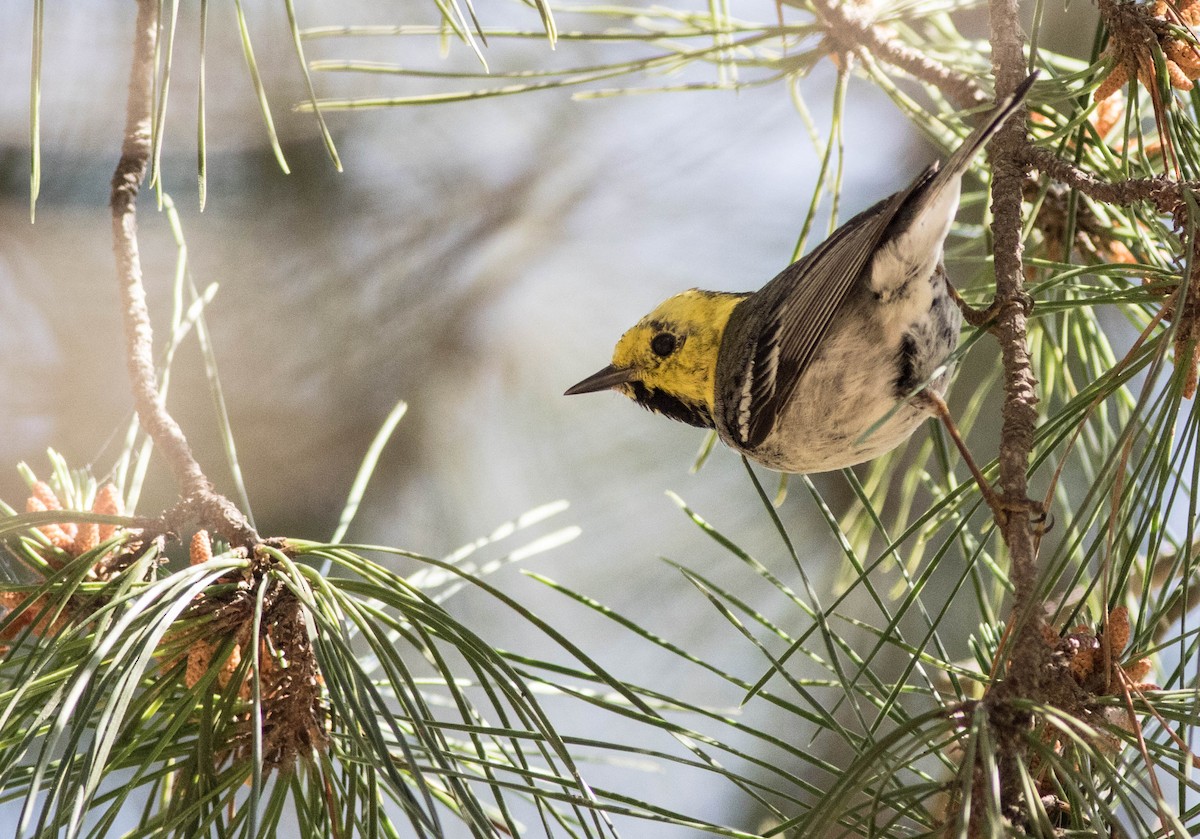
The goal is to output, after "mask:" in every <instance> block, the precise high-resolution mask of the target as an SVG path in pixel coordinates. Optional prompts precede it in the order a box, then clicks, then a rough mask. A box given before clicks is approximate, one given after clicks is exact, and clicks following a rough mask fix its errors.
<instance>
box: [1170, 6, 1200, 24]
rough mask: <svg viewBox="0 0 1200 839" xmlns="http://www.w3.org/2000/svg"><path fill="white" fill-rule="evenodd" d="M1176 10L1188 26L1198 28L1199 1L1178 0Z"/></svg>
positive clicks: (1199, 17)
mask: <svg viewBox="0 0 1200 839" xmlns="http://www.w3.org/2000/svg"><path fill="white" fill-rule="evenodd" d="M1176 9H1177V11H1178V12H1179V16H1180V17H1181V18H1183V19H1184V21H1185V22H1186V23H1187V24H1188V26H1200V0H1179V3H1178V4H1177V6H1176Z"/></svg>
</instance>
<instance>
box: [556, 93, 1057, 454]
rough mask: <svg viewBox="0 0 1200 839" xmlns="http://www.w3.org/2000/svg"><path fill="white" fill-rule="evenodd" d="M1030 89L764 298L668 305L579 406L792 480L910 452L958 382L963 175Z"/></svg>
mask: <svg viewBox="0 0 1200 839" xmlns="http://www.w3.org/2000/svg"><path fill="white" fill-rule="evenodd" d="M1035 75H1036V74H1035ZM1034 78H1035V76H1034V75H1031V76H1030V77H1029V78H1027V79H1026V80H1025V81H1024V82H1022V83H1021V85H1020V86H1019V87H1018V88H1017V90H1016V91H1015V92H1014V93H1013V95H1012V96H1010V97H1006V98H1004V99H1003V100H1001V101H999V102H997V104H996V106H995V108H994V109H993V110H992V112H991V113H990V114H989V115H988V116H987V117H986V118H985V120H984V121H983V122H982V123H981V124H980V125H979V127H978V128H976V129H975V131H973V132H972V133H971V135H970V136H969V137H968V138H967V139H966V140H965V141H964V142H963V143H962V145H961V146H959V148H958V150H957V151H955V152H954V154H952V155H951V156H950V158H949V160H947V161H946V165H945V166H944V167H940V168H939V167H938V165H937V164H936V163H935V164H933V165H932V166H930V167H929V168H928V169H926V170H925V171H924V172H922V173H921V174H920V175H919V176H918V177H917V179H916V180H915V181H913V182H912V184H911V185H910V186H908V187H907V188H905V189H902V190H900V191H899V192H897V193H895V194H894V195H891V196H889V197H888V198H885V199H883V200H882V201H880V202H879V203H878V204H876V205H875V206H873V207H871V208H870V209H868V210H865V211H864V212H862V213H859V214H858V215H857V216H855V217H854V218H852V219H850V220H849V221H848V222H846V223H845V224H843V225H842V226H841V227H839V228H838V229H837V230H835V231H834V232H833V233H832V234H831V235H830V236H829V238H828V239H826V240H825V241H824V242H822V243H821V244H820V245H818V246H817V247H816V248H815V249H814V250H813V251H812V252H810V253H809V254H807V255H806V256H804V257H803V258H801V259H800V260H799V261H797V262H795V263H793V264H792V265H791V266H789V267H788V268H785V269H784V270H783V272H782V273H780V274H779V276H777V277H775V279H773V280H771V281H770V282H769V283H767V284H766V285H765V286H763V287H762V288H761V289H759V290H758V291H756V292H753V293H741V294H737V293H729V292H716V291H701V290H699V289H691V290H690V291H685V292H683V293H682V294H677V295H675V296H674V297H672V298H670V299H669V300H667V301H665V302H664V303H662V304H661V305H659V306H658V308H656V309H655V310H654V311H652V312H651V313H650V314H648V315H646V316H645V317H644V318H642V319H641V320H640V321H638V323H637V324H636V325H635V326H634V327H633V328H632V329H630V330H629V331H628V332H626V333H625V334H624V335H623V336H621V340H620V341H618V342H617V346H616V349H615V350H614V351H613V357H612V364H610V365H608V366H607V367H605V368H604V369H603V370H600V371H599V372H597V373H595V374H593V375H591V376H588V377H587V378H586V379H584V380H583V381H581V382H580V383H579V384H577V385H575V386H574V387H572V388H570V389H569V390H567V395H568V396H570V395H573V394H577V393H592V392H595V391H600V390H607V389H610V388H611V389H614V390H617V391H620V392H621V393H623V394H625V395H626V396H628V397H629V398H630V399H633V400H634V401H636V402H637V403H638V404H640V405H642V406H643V407H645V408H648V409H649V410H651V411H656V412H658V413H661V414H663V415H665V416H668V417H670V418H672V419H676V420H680V421H682V422H686V423H690V424H692V425H696V426H700V427H703V428H715V429H716V431H717V434H718V435H719V436H720V438H721V440H722V441H723V442H724V443H725V444H726V445H728V446H730V447H731V448H733V449H734V450H736V451H738V452H741V453H742V454H744V455H746V456H747V457H748V458H750V459H751V460H755V461H757V462H759V463H761V464H763V465H764V466H767V467H769V468H771V469H775V470H778V471H781V472H797V473H808V472H824V471H828V470H832V469H840V468H842V467H845V466H852V465H854V464H856V463H862V462H863V461H866V460H870V459H872V458H874V457H878V456H879V455H881V454H884V453H885V452H888V451H891V450H892V449H894V448H895V447H896V446H898V445H900V444H901V443H902V442H904V441H905V440H907V439H908V437H909V436H910V435H911V434H912V433H913V431H915V430H916V428H917V426H918V425H920V424H921V422H922V421H924V420H925V419H926V418H928V417H929V416H930V414H931V412H934V411H936V410H938V406H942V407H944V406H943V403H942V401H941V397H942V396H943V395H944V394H945V392H946V388H947V386H948V385H949V381H950V375H951V372H952V370H950V369H949V367H948V366H947V367H943V365H945V364H946V359H947V357H948V356H949V355H950V353H951V352H952V351H953V350H954V348H955V347H956V346H958V334H959V329H960V327H961V325H962V314H961V313H960V311H959V309H958V306H957V305H956V302H955V300H954V296H953V290H952V289H951V287H950V285H949V281H948V279H947V277H946V269H945V267H944V265H943V264H942V249H943V245H944V243H945V240H946V236H947V235H949V233H950V225H951V223H952V222H953V221H954V216H955V213H956V212H957V211H958V200H959V193H960V189H961V185H962V177H963V174H964V173H965V172H966V171H967V168H968V167H969V166H970V164H971V161H972V160H973V159H974V158H975V156H976V154H978V152H979V150H980V149H981V148H982V147H983V145H984V144H985V143H986V142H987V141H988V139H989V138H990V137H991V136H992V135H993V134H994V133H995V132H996V131H997V130H998V129H999V128H1000V126H1002V125H1003V124H1004V122H1005V120H1007V119H1008V117H1009V116H1010V115H1011V114H1012V113H1013V111H1015V110H1016V109H1017V107H1018V106H1019V105H1020V103H1021V101H1022V100H1023V99H1024V97H1025V94H1026V93H1028V92H1029V88H1030V86H1031V85H1032V84H1033V80H1034ZM922 384H923V385H924V387H923V388H921V386H922ZM898 403H899V404H898Z"/></svg>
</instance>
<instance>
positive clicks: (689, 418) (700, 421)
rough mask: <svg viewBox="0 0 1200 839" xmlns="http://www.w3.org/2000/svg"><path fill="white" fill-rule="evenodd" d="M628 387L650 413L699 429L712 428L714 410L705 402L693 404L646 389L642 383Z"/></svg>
mask: <svg viewBox="0 0 1200 839" xmlns="http://www.w3.org/2000/svg"><path fill="white" fill-rule="evenodd" d="M627 387H628V388H629V390H630V396H632V397H633V399H634V401H635V402H637V403H638V404H639V405H641V406H642V407H643V408H645V409H646V410H648V411H654V412H655V413H657V414H662V415H663V416H664V417H670V418H671V419H673V420H679V421H680V422H686V423H687V424H688V425H694V426H697V427H698V428H712V427H713V419H712V410H711V408H710V407H709V406H708V405H707V404H705V403H703V402H692V401H688V400H684V399H680V398H679V397H678V396H672V395H671V394H669V393H667V392H666V391H664V390H659V389H658V388H649V387H646V385H645V384H643V383H642V382H636V381H635V382H630V384H629V385H627Z"/></svg>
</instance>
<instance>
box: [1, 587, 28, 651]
mask: <svg viewBox="0 0 1200 839" xmlns="http://www.w3.org/2000/svg"><path fill="white" fill-rule="evenodd" d="M28 596H29V595H27V594H25V592H22V591H0V606H3V607H4V608H5V609H7V610H8V611H10V612H11V611H12V610H13V609H16V608H17V607H18V606H20V605H21V604H22V603H24V602H25V598H26V597H28ZM35 616H36V613H35V612H34V611H33V609H26V610H25V611H24V612H22V613H21V614H20V615H18V616H17V617H16V618H14V619H13V620H12V621H10V622H9V624H8V626H6V627H4V631H3V632H0V638H2V639H4V640H5V641H7V640H9V639H11V638H16V637H17V635H19V634H20V633H21V630H23V629H24V628H25V627H27V626H29V624H31V623H33V619H34V617H35Z"/></svg>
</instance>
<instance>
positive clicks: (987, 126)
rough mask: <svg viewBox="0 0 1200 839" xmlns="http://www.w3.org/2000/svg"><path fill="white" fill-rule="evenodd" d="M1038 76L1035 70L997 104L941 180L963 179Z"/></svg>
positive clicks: (944, 170) (950, 161) (943, 171)
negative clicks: (972, 162) (969, 167)
mask: <svg viewBox="0 0 1200 839" xmlns="http://www.w3.org/2000/svg"><path fill="white" fill-rule="evenodd" d="M1037 75H1038V74H1037V70H1034V71H1033V72H1032V73H1030V74H1029V75H1028V76H1026V78H1025V80H1024V81H1022V82H1021V83H1020V84H1019V85H1017V89H1016V90H1014V91H1013V92H1012V94H1011V95H1009V96H1007V97H1005V98H1004V99H1002V100H1000V101H998V102H997V103H996V107H994V108H993V109H992V112H991V113H990V114H988V116H987V119H986V120H984V122H983V123H981V124H980V125H979V127H977V128H976V129H975V130H974V131H973V132H972V133H971V136H969V137H967V139H965V140H963V142H962V145H960V146H959V147H958V149H957V150H956V151H955V152H954V154H952V155H950V157H949V159H947V160H946V164H945V165H944V166H943V167H942V168H941V171H940V172H938V178H939V179H941V180H943V181H946V180H950V179H952V178H957V177H961V176H962V174H963V173H964V172H966V171H967V167H968V166H970V165H971V161H972V160H974V159H975V155H977V154H979V150H980V149H981V148H983V145H984V144H985V143H986V142H987V141H988V140H990V139H991V138H992V135H993V134H995V133H996V132H997V131H999V130H1000V126H1002V125H1004V123H1005V121H1006V120H1007V119H1008V118H1009V117H1010V116H1011V115H1012V112H1013V111H1015V110H1016V109H1017V108H1018V107H1019V106H1020V104H1021V102H1022V101H1023V100H1024V99H1025V94H1027V93H1029V88H1031V87H1033V82H1034V80H1035V79H1036V78H1037Z"/></svg>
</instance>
